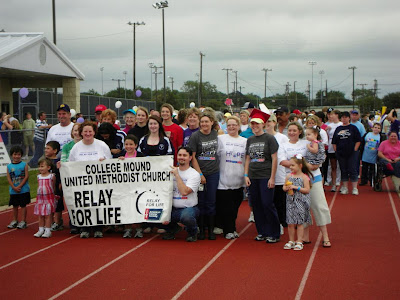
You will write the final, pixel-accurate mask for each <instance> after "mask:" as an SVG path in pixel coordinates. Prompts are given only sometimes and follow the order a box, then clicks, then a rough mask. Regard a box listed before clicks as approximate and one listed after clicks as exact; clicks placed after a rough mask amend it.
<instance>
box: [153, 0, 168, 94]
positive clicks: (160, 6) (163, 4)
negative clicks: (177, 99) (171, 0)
mask: <svg viewBox="0 0 400 300" xmlns="http://www.w3.org/2000/svg"><path fill="white" fill-rule="evenodd" d="M153 7H154V8H155V9H161V10H162V32H163V65H164V102H166V100H167V96H166V89H165V88H166V80H165V75H166V73H167V72H166V68H165V29H164V8H165V7H168V1H160V2H157V3H154V4H153Z"/></svg>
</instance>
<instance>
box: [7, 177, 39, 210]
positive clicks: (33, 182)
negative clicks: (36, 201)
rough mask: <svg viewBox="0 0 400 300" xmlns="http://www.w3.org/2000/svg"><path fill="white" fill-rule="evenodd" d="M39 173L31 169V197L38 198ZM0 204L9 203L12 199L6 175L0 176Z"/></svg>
mask: <svg viewBox="0 0 400 300" xmlns="http://www.w3.org/2000/svg"><path fill="white" fill-rule="evenodd" d="M37 174H38V171H37V170H31V171H29V186H30V188H31V198H36V191H37V186H38V184H37V177H36V175H37ZM0 187H1V188H0V206H3V205H8V202H9V200H10V194H9V192H8V187H9V185H8V182H7V177H6V176H1V177H0Z"/></svg>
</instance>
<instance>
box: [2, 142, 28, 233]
mask: <svg viewBox="0 0 400 300" xmlns="http://www.w3.org/2000/svg"><path fill="white" fill-rule="evenodd" d="M10 155H11V159H12V161H11V163H10V164H8V165H7V181H8V184H9V185H10V187H9V191H10V202H9V205H12V206H13V220H12V221H11V223H10V224H9V225H8V226H7V228H18V229H24V228H26V227H27V224H26V205H27V204H28V203H30V202H31V194H30V187H29V183H28V179H29V173H28V165H27V163H26V162H23V161H22V155H23V150H22V148H21V147H20V146H14V147H12V148H11V149H10ZM18 206H19V207H21V215H22V220H21V222H19V223H18Z"/></svg>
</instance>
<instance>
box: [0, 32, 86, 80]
mask: <svg viewBox="0 0 400 300" xmlns="http://www.w3.org/2000/svg"><path fill="white" fill-rule="evenodd" d="M1 77H11V78H22V77H29V78H40V79H43V78H44V79H45V78H51V77H61V78H77V79H79V80H84V79H85V75H83V73H82V72H81V71H79V69H78V68H77V67H76V66H75V65H74V64H73V63H72V62H71V61H70V60H69V59H68V58H67V57H66V56H65V54H64V53H62V51H61V50H60V49H59V48H58V47H57V46H56V45H54V44H53V43H52V42H50V41H49V40H48V39H47V38H46V37H45V36H44V34H43V33H42V32H5V33H0V78H1Z"/></svg>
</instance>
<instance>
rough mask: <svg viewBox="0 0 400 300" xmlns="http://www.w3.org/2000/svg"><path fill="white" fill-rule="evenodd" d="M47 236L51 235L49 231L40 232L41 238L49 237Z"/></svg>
mask: <svg viewBox="0 0 400 300" xmlns="http://www.w3.org/2000/svg"><path fill="white" fill-rule="evenodd" d="M49 237H51V231H45V232H44V233H43V234H42V238H49Z"/></svg>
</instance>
